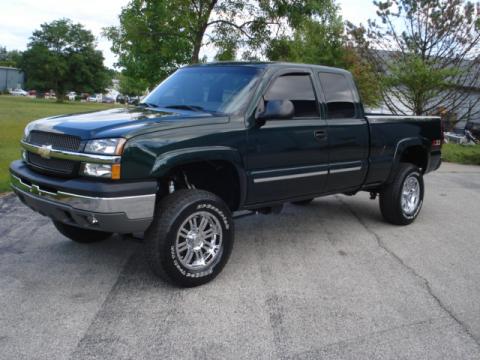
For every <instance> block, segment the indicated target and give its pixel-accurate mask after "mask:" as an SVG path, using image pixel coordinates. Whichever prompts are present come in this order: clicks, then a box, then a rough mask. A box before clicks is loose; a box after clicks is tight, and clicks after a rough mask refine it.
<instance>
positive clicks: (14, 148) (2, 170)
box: [0, 95, 114, 193]
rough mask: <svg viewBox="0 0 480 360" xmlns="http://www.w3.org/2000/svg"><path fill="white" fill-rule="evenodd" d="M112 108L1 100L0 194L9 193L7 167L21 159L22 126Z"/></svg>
mask: <svg viewBox="0 0 480 360" xmlns="http://www.w3.org/2000/svg"><path fill="white" fill-rule="evenodd" d="M112 106H114V105H107V104H96V103H80V102H66V103H64V104H57V103H55V101H52V100H40V99H31V98H26V97H23V96H9V95H1V96H0V193H2V192H4V191H9V190H10V185H9V181H10V180H9V173H8V165H9V164H10V162H11V161H12V160H15V159H19V158H20V145H19V141H20V139H21V137H22V135H23V129H24V127H25V125H26V124H27V123H28V122H30V121H32V120H35V119H39V118H42V117H46V116H52V115H60V114H72V113H79V112H84V111H91V110H104V109H108V108H111V107H112Z"/></svg>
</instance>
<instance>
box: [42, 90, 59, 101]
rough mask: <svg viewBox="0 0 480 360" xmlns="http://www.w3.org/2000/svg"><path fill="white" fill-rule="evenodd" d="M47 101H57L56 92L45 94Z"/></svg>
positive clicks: (51, 91)
mask: <svg viewBox="0 0 480 360" xmlns="http://www.w3.org/2000/svg"><path fill="white" fill-rule="evenodd" d="M44 96H45V99H52V100H55V99H56V98H57V95H56V94H55V91H53V90H50V91H47V92H46V93H45V94H44Z"/></svg>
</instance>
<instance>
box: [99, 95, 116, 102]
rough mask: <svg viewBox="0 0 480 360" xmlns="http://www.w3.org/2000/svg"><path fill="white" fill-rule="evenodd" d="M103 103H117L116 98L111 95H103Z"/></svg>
mask: <svg viewBox="0 0 480 360" xmlns="http://www.w3.org/2000/svg"><path fill="white" fill-rule="evenodd" d="M102 103H104V104H114V103H115V99H113V98H111V97H109V96H103V97H102Z"/></svg>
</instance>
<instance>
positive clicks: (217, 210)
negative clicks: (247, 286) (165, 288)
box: [144, 189, 234, 287]
mask: <svg viewBox="0 0 480 360" xmlns="http://www.w3.org/2000/svg"><path fill="white" fill-rule="evenodd" d="M233 242H234V226H233V220H232V215H231V212H230V210H229V208H228V206H227V205H226V204H225V202H224V201H223V200H222V199H220V198H219V197H218V196H216V195H214V194H212V193H210V192H207V191H204V190H193V189H192V190H186V189H183V190H178V191H176V192H174V193H172V194H170V195H168V196H167V197H165V198H164V199H162V200H161V201H159V202H158V203H157V206H156V209H155V215H154V219H153V222H152V224H151V225H150V227H149V228H148V229H147V231H146V233H145V241H144V248H145V256H146V258H147V260H148V262H149V264H150V266H151V268H152V270H153V271H154V273H155V274H156V275H158V276H160V277H161V278H162V279H163V280H165V281H167V282H170V283H172V284H174V285H177V286H182V287H193V286H199V285H202V284H205V283H207V282H209V281H211V280H213V279H214V278H215V277H216V276H217V275H218V274H219V273H220V272H221V271H222V269H223V267H224V266H225V264H226V263H227V261H228V258H229V257H230V254H231V252H232V247H233Z"/></svg>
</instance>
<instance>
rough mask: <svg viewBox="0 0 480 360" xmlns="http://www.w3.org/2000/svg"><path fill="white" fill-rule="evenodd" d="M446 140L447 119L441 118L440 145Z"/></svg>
mask: <svg viewBox="0 0 480 360" xmlns="http://www.w3.org/2000/svg"><path fill="white" fill-rule="evenodd" d="M444 140H445V120H444V119H440V144H439V146H442V145H443V142H444ZM434 141H436V140H434ZM432 145H433V144H432Z"/></svg>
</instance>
